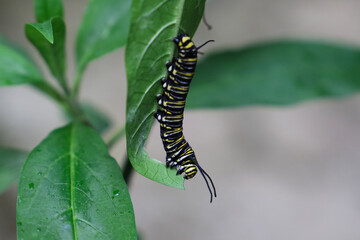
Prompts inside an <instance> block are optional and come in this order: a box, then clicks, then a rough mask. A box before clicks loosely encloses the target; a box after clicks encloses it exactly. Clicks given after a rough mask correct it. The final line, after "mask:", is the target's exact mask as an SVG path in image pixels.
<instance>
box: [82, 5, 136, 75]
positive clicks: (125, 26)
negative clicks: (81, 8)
mask: <svg viewBox="0 0 360 240" xmlns="http://www.w3.org/2000/svg"><path fill="white" fill-rule="evenodd" d="M130 5H131V0H121V1H119V0H90V1H89V3H88V5H87V8H86V11H85V14H84V18H83V20H82V23H81V25H80V28H79V32H78V36H77V39H76V61H77V65H78V71H79V73H78V74H79V75H81V73H82V71H83V70H84V69H85V68H86V66H87V64H88V63H89V62H90V61H92V60H94V59H95V58H98V57H101V56H103V55H105V54H107V53H109V52H111V51H114V50H115V49H117V48H120V47H122V46H124V45H125V43H126V39H127V36H128V31H129V19H130Z"/></svg>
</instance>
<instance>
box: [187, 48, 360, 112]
mask: <svg viewBox="0 0 360 240" xmlns="http://www.w3.org/2000/svg"><path fill="white" fill-rule="evenodd" d="M359 90H360V49H359V48H355V47H348V46H340V45H336V44H326V43H321V42H308V41H279V42H272V43H264V44H259V45H254V46H250V47H245V48H243V49H234V50H227V51H224V52H219V53H214V54H209V55H208V56H206V57H205V59H204V60H202V61H201V62H200V63H199V66H198V67H197V69H196V74H195V77H194V79H193V81H192V83H191V88H190V92H189V97H188V101H187V107H189V108H224V107H237V106H244V105H253V104H275V105H284V104H292V103H297V102H300V101H304V100H310V99H314V98H319V97H339V96H347V95H349V94H352V93H355V92H357V91H359Z"/></svg>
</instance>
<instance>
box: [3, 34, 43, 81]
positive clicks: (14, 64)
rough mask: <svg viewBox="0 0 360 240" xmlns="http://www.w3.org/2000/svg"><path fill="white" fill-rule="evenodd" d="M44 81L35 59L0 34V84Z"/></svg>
mask: <svg viewBox="0 0 360 240" xmlns="http://www.w3.org/2000/svg"><path fill="white" fill-rule="evenodd" d="M43 81H44V80H43V77H42V75H41V73H40V71H39V69H38V67H37V66H36V64H35V63H34V62H33V60H32V59H31V58H30V57H29V56H28V55H27V54H26V53H25V52H24V51H23V50H22V49H20V48H19V47H17V46H14V45H12V44H10V43H8V42H7V41H5V39H3V38H2V37H1V36H0V86H10V85H15V84H24V83H35V82H43Z"/></svg>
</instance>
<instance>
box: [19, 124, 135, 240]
mask: <svg viewBox="0 0 360 240" xmlns="http://www.w3.org/2000/svg"><path fill="white" fill-rule="evenodd" d="M17 226H18V227H17V233H18V239H27V240H32V239H34V240H35V239H36V240H38V239H64V240H66V239H136V228H135V220H134V212H133V208H132V204H131V200H130V196H129V192H128V189H127V186H126V184H125V182H124V179H123V176H122V173H121V170H120V168H119V166H118V164H117V163H116V161H115V159H113V158H112V157H111V156H110V155H109V153H108V150H107V147H106V145H105V143H104V142H103V141H102V139H101V137H100V136H99V135H98V133H96V131H94V130H93V129H92V128H90V127H87V126H84V125H82V124H80V123H73V124H69V125H67V126H65V127H62V128H59V129H57V130H55V131H53V132H52V133H50V135H49V136H48V137H47V138H46V139H45V140H43V141H42V142H41V143H40V145H38V146H37V147H36V148H35V149H34V150H33V151H32V152H31V154H30V155H29V157H28V158H27V160H26V162H25V164H24V167H23V170H22V172H21V176H20V182H19V187H18V200H17Z"/></svg>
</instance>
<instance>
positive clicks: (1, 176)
mask: <svg viewBox="0 0 360 240" xmlns="http://www.w3.org/2000/svg"><path fill="white" fill-rule="evenodd" d="M26 156H27V153H26V152H25V151H21V150H15V149H9V148H4V147H0V194H1V193H2V192H4V191H5V190H6V189H7V188H8V187H10V186H11V184H13V183H14V182H15V181H16V180H17V179H18V177H19V175H20V170H21V167H22V165H23V163H24V161H25V159H26Z"/></svg>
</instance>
